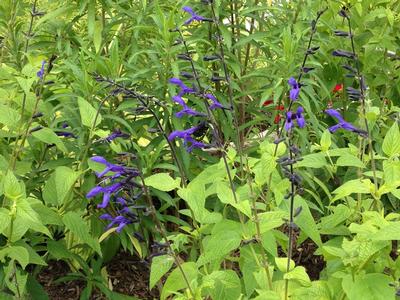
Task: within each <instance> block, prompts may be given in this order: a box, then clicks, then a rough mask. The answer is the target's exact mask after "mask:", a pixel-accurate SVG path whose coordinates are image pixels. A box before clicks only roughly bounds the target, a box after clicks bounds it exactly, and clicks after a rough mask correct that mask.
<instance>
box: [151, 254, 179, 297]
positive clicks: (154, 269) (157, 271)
mask: <svg viewBox="0 0 400 300" xmlns="http://www.w3.org/2000/svg"><path fill="white" fill-rule="evenodd" d="M173 264H174V259H173V258H172V257H171V256H169V255H161V256H155V257H154V258H153V259H152V261H151V270H150V283H149V288H150V290H151V289H152V288H153V287H154V286H155V285H156V283H157V282H158V281H159V280H160V279H161V277H163V276H164V275H165V273H167V272H168V271H169V270H170V269H171V267H172V265H173Z"/></svg>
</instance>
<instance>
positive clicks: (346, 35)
mask: <svg viewBox="0 0 400 300" xmlns="http://www.w3.org/2000/svg"><path fill="white" fill-rule="evenodd" d="M334 34H335V35H336V36H341V37H351V34H350V32H347V31H341V30H335V31H334Z"/></svg>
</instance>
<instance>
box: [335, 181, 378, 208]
mask: <svg viewBox="0 0 400 300" xmlns="http://www.w3.org/2000/svg"><path fill="white" fill-rule="evenodd" d="M373 190H374V185H373V183H372V182H371V180H369V179H362V180H360V179H354V180H350V181H347V182H345V183H344V184H343V185H342V186H340V187H338V188H337V189H336V190H334V191H333V193H334V194H336V196H335V197H334V198H333V199H332V202H334V201H336V200H338V199H343V198H344V197H346V196H349V195H351V194H355V193H360V194H369V193H371V192H372V191H373Z"/></svg>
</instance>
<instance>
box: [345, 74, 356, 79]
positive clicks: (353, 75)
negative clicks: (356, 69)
mask: <svg viewBox="0 0 400 300" xmlns="http://www.w3.org/2000/svg"><path fill="white" fill-rule="evenodd" d="M344 76H345V77H347V78H354V77H356V75H355V74H346V75H344Z"/></svg>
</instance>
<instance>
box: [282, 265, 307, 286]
mask: <svg viewBox="0 0 400 300" xmlns="http://www.w3.org/2000/svg"><path fill="white" fill-rule="evenodd" d="M283 278H284V279H288V280H294V281H297V282H298V283H299V284H300V285H302V286H311V280H310V277H308V274H307V272H306V269H305V268H304V267H302V266H299V267H295V268H294V269H293V270H292V271H290V272H289V273H286V274H285V275H283Z"/></svg>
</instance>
